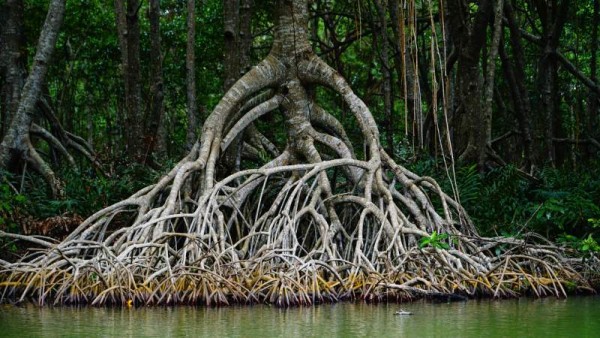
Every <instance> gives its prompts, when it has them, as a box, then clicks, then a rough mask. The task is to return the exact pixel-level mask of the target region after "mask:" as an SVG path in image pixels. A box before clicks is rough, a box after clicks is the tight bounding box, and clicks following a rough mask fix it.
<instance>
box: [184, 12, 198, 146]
mask: <svg viewBox="0 0 600 338" xmlns="http://www.w3.org/2000/svg"><path fill="white" fill-rule="evenodd" d="M187 13H188V15H187V21H186V25H187V43H186V52H185V79H186V97H187V101H186V112H187V133H186V138H185V139H186V141H185V144H186V149H187V150H188V151H189V150H191V149H192V146H193V145H194V143H196V139H197V138H198V136H197V135H196V134H197V133H196V130H197V128H198V111H197V109H198V108H197V104H196V49H195V48H196V1H195V0H187Z"/></svg>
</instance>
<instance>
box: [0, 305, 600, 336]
mask: <svg viewBox="0 0 600 338" xmlns="http://www.w3.org/2000/svg"><path fill="white" fill-rule="evenodd" d="M401 307H403V308H404V309H406V310H410V311H412V312H414V315H413V316H394V312H395V311H396V310H397V309H398V308H400V306H399V305H397V304H378V305H368V304H363V303H358V304H355V303H343V304H333V305H330V304H326V305H320V306H316V307H301V308H292V309H278V308H274V307H269V306H263V305H260V306H251V307H224V308H204V307H175V308H167V307H159V308H156V307H155V308H131V309H127V308H88V307H86V308H68V307H62V308H47V307H46V308H38V307H35V306H31V305H30V306H25V307H13V306H9V305H1V306H0V336H2V337H11V336H15V337H16V336H19V337H23V336H27V337H35V336H38V337H41V336H44V337H51V336H61V337H127V336H131V337H184V336H194V337H283V336H284V337H286V338H292V337H325V336H327V337H351V336H359V337H483V336H485V337H598V336H600V298H599V297H581V298H569V299H567V300H558V299H553V298H548V299H538V300H533V299H519V300H503V301H487V300H485V301H473V300H472V301H468V302H461V303H450V304H432V303H426V302H416V303H407V304H403V305H402V306H401Z"/></svg>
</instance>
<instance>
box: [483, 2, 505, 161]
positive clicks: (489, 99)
mask: <svg viewBox="0 0 600 338" xmlns="http://www.w3.org/2000/svg"><path fill="white" fill-rule="evenodd" d="M503 3H504V1H503V0H495V3H494V21H493V22H492V43H491V45H490V49H489V53H488V57H487V67H486V75H485V87H484V93H483V114H482V115H483V135H482V140H481V142H483V143H484V144H483V147H480V149H479V161H478V165H479V167H480V168H481V167H483V166H484V164H485V160H486V158H487V148H488V147H490V148H491V146H492V110H493V102H494V101H493V100H494V78H495V75H496V57H497V56H498V46H499V45H500V34H501V33H502V26H503V25H502V18H503V16H502V13H503V9H504V7H503Z"/></svg>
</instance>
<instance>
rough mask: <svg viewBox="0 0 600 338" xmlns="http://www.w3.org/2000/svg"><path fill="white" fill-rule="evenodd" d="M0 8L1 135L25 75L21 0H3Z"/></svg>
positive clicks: (13, 112) (10, 115) (19, 94)
mask: <svg viewBox="0 0 600 338" xmlns="http://www.w3.org/2000/svg"><path fill="white" fill-rule="evenodd" d="M0 12H1V14H0V20H1V24H0V78H1V79H2V87H1V88H0V100H1V101H0V136H3V135H4V134H5V133H6V131H7V129H8V124H9V123H10V121H11V119H12V117H13V116H14V115H15V113H16V112H17V109H18V108H19V101H20V98H21V89H22V88H23V82H24V81H23V79H24V78H25V74H24V71H23V70H24V69H25V64H26V55H24V53H23V51H24V50H25V49H24V48H23V47H22V46H23V38H24V36H23V0H7V1H6V2H5V3H3V4H2V6H1V7H0Z"/></svg>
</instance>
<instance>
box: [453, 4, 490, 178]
mask: <svg viewBox="0 0 600 338" xmlns="http://www.w3.org/2000/svg"><path fill="white" fill-rule="evenodd" d="M447 7H448V10H447V15H448V18H447V20H446V22H448V26H449V29H450V32H451V36H452V39H453V43H454V48H456V50H457V52H458V53H459V54H458V61H457V72H456V74H457V75H456V76H457V99H458V100H459V106H460V107H461V112H462V114H461V115H462V116H460V118H459V119H458V125H456V126H455V128H456V137H455V144H456V147H455V149H457V152H458V153H459V154H460V156H459V161H465V162H475V163H478V164H479V168H480V170H482V169H483V167H482V162H483V161H482V158H484V157H485V155H484V154H485V151H486V147H487V144H486V140H485V133H484V130H483V128H482V127H481V122H482V120H483V118H484V117H483V116H482V108H483V106H482V100H483V92H482V88H483V75H482V74H481V72H480V68H479V62H480V58H481V51H482V49H483V48H484V46H485V43H486V37H487V35H486V28H487V26H488V19H489V17H490V14H491V12H492V0H486V1H481V2H480V3H479V6H478V9H477V12H476V13H475V16H474V18H473V21H472V23H471V22H468V21H467V20H468V17H469V15H468V11H469V9H468V8H467V7H466V6H465V5H464V4H463V3H462V2H461V1H450V2H448V4H447ZM455 118H456V117H455Z"/></svg>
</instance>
